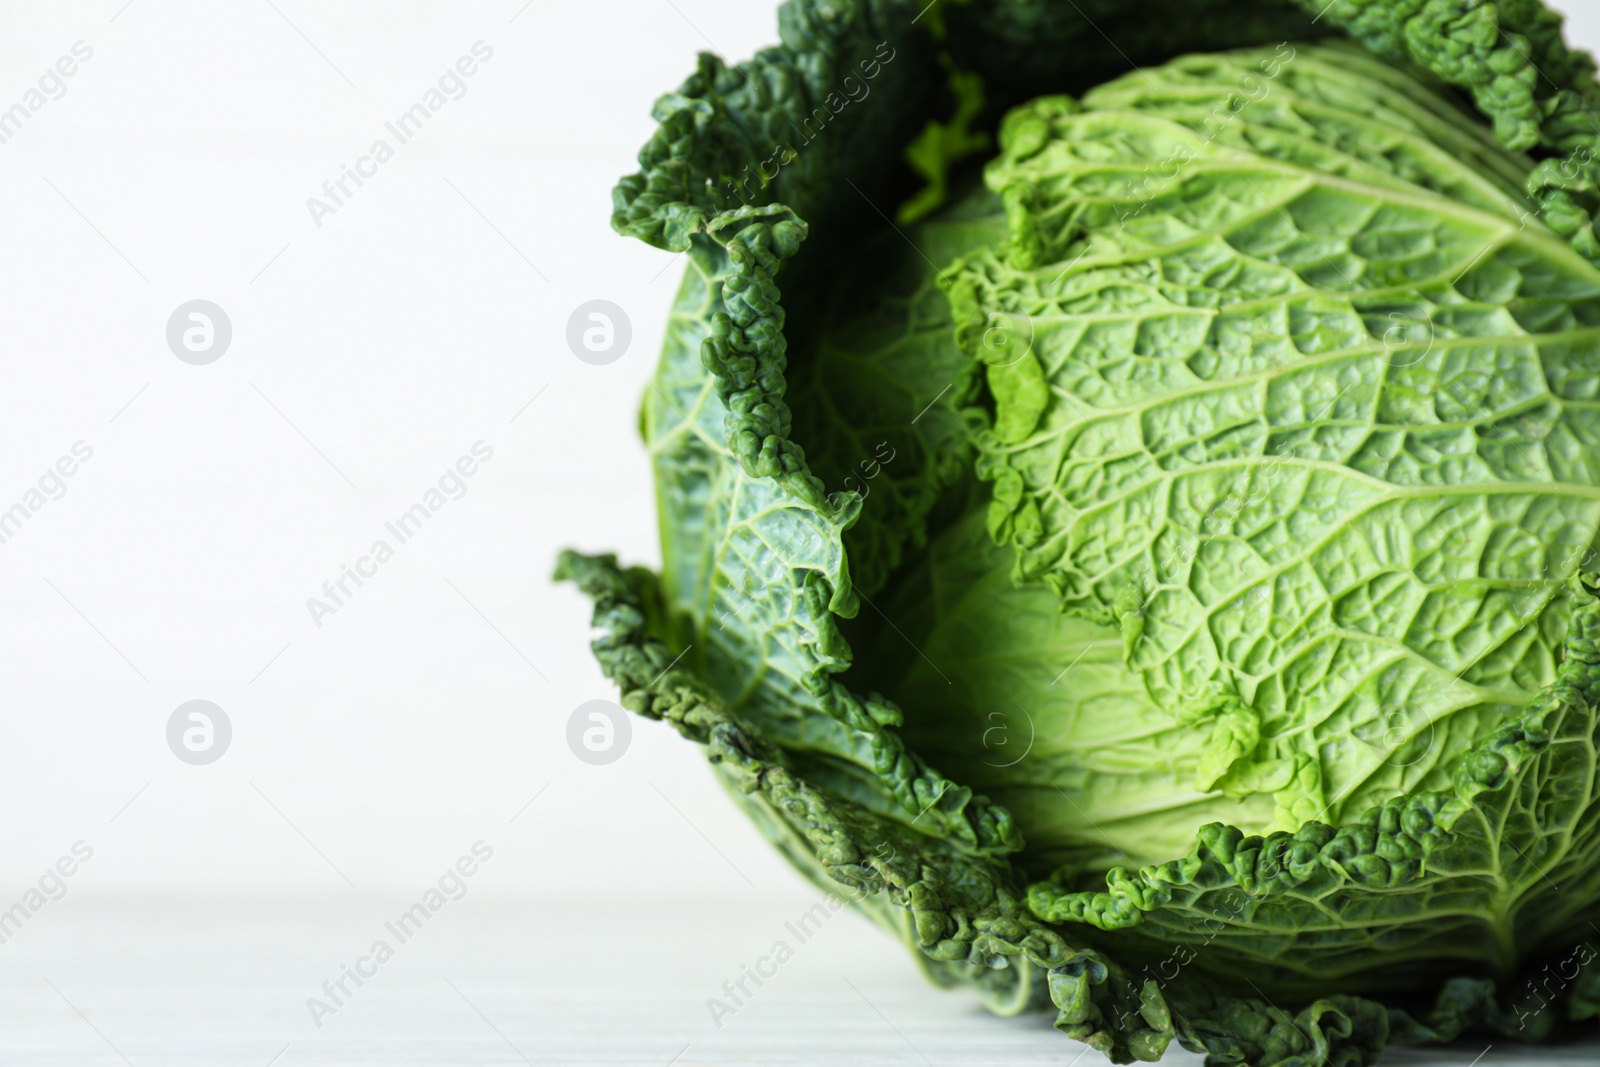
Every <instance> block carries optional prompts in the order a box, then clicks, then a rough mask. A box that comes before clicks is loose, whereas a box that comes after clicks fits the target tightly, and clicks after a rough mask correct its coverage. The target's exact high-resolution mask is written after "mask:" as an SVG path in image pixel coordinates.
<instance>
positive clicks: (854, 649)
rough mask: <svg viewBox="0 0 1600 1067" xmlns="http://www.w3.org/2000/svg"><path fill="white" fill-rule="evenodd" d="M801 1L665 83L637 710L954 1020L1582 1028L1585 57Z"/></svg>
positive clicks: (1592, 635) (1392, 4)
mask: <svg viewBox="0 0 1600 1067" xmlns="http://www.w3.org/2000/svg"><path fill="white" fill-rule="evenodd" d="M924 3H925V0H917V2H913V3H900V2H897V0H791V2H790V3H788V4H786V5H784V7H783V8H782V10H781V12H780V19H779V22H780V35H781V37H782V41H783V43H782V44H781V45H780V46H778V47H775V48H772V49H769V50H767V51H765V52H763V53H761V54H760V55H758V56H757V57H756V58H755V59H753V60H750V61H748V62H746V63H742V64H739V65H738V66H736V67H729V66H725V65H723V63H722V62H721V61H720V60H718V59H717V58H715V57H713V56H709V55H703V56H701V58H700V65H699V68H698V70H697V71H696V73H695V74H694V75H692V76H691V77H690V78H689V80H688V81H687V82H685V83H684V85H683V86H682V87H681V88H680V89H679V90H678V91H677V92H674V93H669V94H668V95H666V96H663V97H662V98H661V99H660V100H659V101H658V103H657V104H656V117H657V119H658V120H659V122H660V128H659V131H658V132H657V134H656V135H655V136H654V137H653V138H652V139H651V141H650V142H649V143H648V144H647V145H646V146H645V147H644V149H643V150H642V151H641V153H640V163H641V166H642V169H641V172H640V173H639V174H637V175H634V176H632V177H628V178H624V179H623V180H622V182H621V183H620V184H619V185H618V187H617V189H616V192H615V207H616V212H615V215H614V217H613V223H614V225H615V227H616V228H617V229H618V230H619V231H620V232H622V233H624V234H628V235H631V236H634V237H638V238H641V239H643V240H645V241H648V242H650V243H651V244H653V245H656V246H657V247H660V248H664V249H669V250H673V251H678V252H683V253H687V268H686V271H685V275H684V280H683V284H682V288H681V290H680V292H679V294H678V297H677V301H676V304H675V306H674V309H673V312H672V316H671V320H670V325H669V327H668V332H667V337H666V342H665V347H664V350H663V353H662V356H661V362H660V366H659V369H658V371H657V373H656V375H655V378H654V380H653V382H652V384H651V386H650V388H649V390H648V391H647V393H646V396H645V398H644V408H643V412H642V416H641V430H642V433H643V437H644V440H645V444H646V446H647V448H648V450H649V455H650V457H651V460H652V463H653V465H654V471H655V478H656V486H657V506H658V509H659V514H660V529H661V540H662V554H663V567H662V570H661V572H660V574H659V575H657V574H654V573H651V572H649V571H646V570H643V569H639V568H632V569H622V568H620V567H618V566H617V564H616V562H615V560H614V559H612V558H611V557H608V556H581V555H577V554H574V553H567V554H565V555H564V556H563V558H562V561H561V564H560V568H559V574H560V575H561V576H563V577H567V578H571V579H574V580H576V581H577V582H578V583H579V584H580V585H581V586H582V587H583V589H584V590H585V591H586V592H587V593H589V594H590V595H591V596H592V597H593V598H594V600H595V602H596V614H595V621H596V624H597V626H598V627H599V628H600V630H601V635H600V637H599V638H598V639H597V640H596V641H595V644H594V647H595V650H596V653H597V655H598V657H599V660H600V663H601V665H602V667H603V668H604V670H605V671H606V673H607V674H608V676H609V677H611V678H612V679H613V680H614V681H615V682H616V683H617V684H618V686H619V687H620V689H621V692H622V699H623V702H624V704H626V706H627V707H629V708H630V709H632V710H633V711H635V712H638V713H639V714H641V715H644V716H647V717H650V718H654V719H660V720H665V721H667V722H669V723H670V724H672V725H673V726H675V727H676V728H677V729H678V730H679V731H681V732H682V733H683V734H684V735H685V736H686V737H688V738H690V739H692V740H693V741H696V742H698V743H700V744H701V745H703V746H704V747H705V750H706V753H707V755H708V756H709V758H710V760H711V761H712V763H713V765H714V766H715V768H716V771H717V773H718V775H719V776H720V777H721V779H722V780H723V781H724V782H725V783H726V784H727V785H728V787H729V789H730V792H731V794H732V795H733V796H734V797H735V798H736V800H737V801H738V802H739V803H740V804H742V805H743V806H744V807H745V808H746V809H747V810H748V812H749V814H750V816H751V818H752V819H754V820H755V822H756V823H757V824H758V825H759V826H760V827H761V829H762V830H763V831H764V832H765V834H766V835H767V836H768V837H770V838H771V839H772V841H773V842H774V844H775V845H776V846H777V847H778V848H780V849H781V850H782V851H783V852H784V854H785V855H786V856H787V857H788V858H789V859H790V860H791V861H793V863H794V864H795V865H796V866H797V867H799V868H800V869H801V870H802V871H803V872H805V873H806V874H807V875H808V876H810V877H811V878H813V879H815V880H816V881H817V882H818V883H819V884H820V885H823V886H827V887H830V888H831V889H833V890H835V891H838V892H841V893H847V894H848V896H849V899H851V900H852V901H853V902H854V903H855V905H856V906H857V907H859V908H860V909H861V910H862V911H864V912H865V913H866V914H868V915H869V916H871V917H872V918H873V919H875V920H876V921H878V922H879V923H880V924H881V925H882V926H884V927H885V928H886V929H887V930H889V931H890V932H891V933H892V934H893V935H894V936H896V937H898V938H900V939H902V940H903V941H904V942H905V943H906V944H907V945H908V946H909V947H910V948H911V949H912V950H913V952H914V954H915V955H916V957H917V959H919V960H920V961H921V963H922V965H923V967H924V969H925V970H926V972H927V973H928V975H929V976H930V977H931V978H932V979H933V980H935V981H936V982H939V983H941V984H946V985H953V986H965V987H969V988H972V989H974V990H976V991H977V992H978V993H979V994H980V995H981V996H982V997H983V999H984V1000H985V1002H986V1003H987V1004H988V1005H989V1006H990V1007H992V1008H993V1009H994V1010H996V1011H1000V1012H1007V1013H1015V1012H1022V1011H1029V1010H1050V1011H1053V1012H1054V1013H1055V1017H1056V1026H1057V1027H1058V1028H1059V1029H1060V1030H1062V1031H1064V1032H1065V1033H1066V1034H1067V1035H1069V1036H1071V1037H1073V1038H1076V1039H1078V1040H1080V1041H1084V1042H1087V1043H1088V1044H1089V1045H1091V1046H1093V1047H1095V1048H1097V1049H1100V1050H1102V1051H1103V1052H1105V1053H1107V1054H1108V1055H1110V1056H1111V1057H1112V1058H1113V1059H1114V1060H1116V1061H1118V1062H1128V1061H1130V1060H1154V1059H1158V1058H1159V1057H1160V1056H1161V1054H1162V1053H1163V1051H1164V1050H1165V1049H1166V1048H1167V1047H1168V1046H1169V1045H1170V1044H1171V1043H1172V1042H1173V1041H1176V1042H1178V1043H1179V1044H1181V1045H1182V1046H1183V1047H1184V1048H1187V1049H1190V1050H1193V1051H1199V1052H1204V1053H1207V1054H1208V1056H1209V1062H1210V1063H1213V1064H1244V1065H1252V1067H1255V1065H1259V1067H1268V1065H1279V1067H1288V1065H1306V1067H1322V1065H1359V1064H1367V1063H1371V1062H1374V1061H1375V1059H1376V1058H1377V1056H1378V1055H1379V1054H1380V1053H1381V1051H1382V1050H1383V1049H1384V1048H1385V1047H1386V1045H1388V1044H1391V1043H1420V1042H1433V1041H1448V1040H1452V1039H1454V1038H1456V1037H1457V1036H1459V1035H1461V1034H1462V1033H1464V1032H1467V1031H1469V1030H1478V1031H1488V1032H1492V1033H1496V1034H1503V1035H1509V1036H1511V1037H1515V1038H1521V1039H1527V1040H1542V1039H1546V1038H1551V1037H1555V1036H1559V1035H1561V1034H1563V1033H1569V1032H1572V1031H1574V1030H1575V1029H1578V1028H1579V1027H1580V1026H1581V1025H1583V1024H1585V1022H1586V1021H1590V1022H1589V1025H1590V1026H1592V1020H1593V1019H1594V1018H1595V1017H1596V1016H1597V1015H1600V962H1597V961H1596V960H1595V957H1596V950H1595V949H1594V948H1593V947H1591V946H1593V945H1600V773H1597V772H1600V759H1597V749H1596V745H1597V736H1596V730H1597V727H1600V599H1597V596H1600V565H1597V564H1596V563H1595V562H1594V556H1595V549H1596V547H1597V541H1600V269H1597V266H1596V264H1597V263H1600V240H1597V238H1596V229H1595V225H1594V216H1595V212H1596V210H1597V209H1600V194H1597V188H1600V185H1597V183H1600V162H1597V159H1596V156H1597V155H1600V117H1597V115H1600V90H1597V89H1596V85H1595V81H1594V79H1593V77H1592V74H1593V69H1594V66H1593V63H1592V62H1591V60H1590V58H1589V57H1588V56H1587V55H1584V54H1581V53H1577V52H1573V51H1569V50H1568V49H1566V48H1565V47H1564V45H1563V44H1562V41H1561V36H1560V23H1559V19H1558V18H1557V17H1556V16H1554V15H1552V14H1551V13H1550V12H1548V11H1546V10H1544V9H1543V8H1542V7H1541V6H1540V5H1539V4H1538V3H1537V2H1535V0H1519V2H1503V3H1500V4H1490V3H1483V2H1480V0H1427V2H1422V0H1333V2H1332V3H1327V2H1326V0H1306V2H1303V3H1291V2H1287V0H1285V2H1269V0H1250V2H1244V0H1231V2H1230V0H1189V2H1186V3H1177V2H1176V0H1172V2H1166V0H1163V2H1145V3H1131V2H1127V0H1061V2H1056V0H973V2H969V3H956V2H947V3H935V4H930V5H927V6H924Z"/></svg>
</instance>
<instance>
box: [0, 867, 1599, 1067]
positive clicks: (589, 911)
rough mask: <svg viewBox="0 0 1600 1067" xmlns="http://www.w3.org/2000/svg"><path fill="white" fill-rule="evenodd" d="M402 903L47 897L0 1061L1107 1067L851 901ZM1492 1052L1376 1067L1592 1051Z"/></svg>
mask: <svg viewBox="0 0 1600 1067" xmlns="http://www.w3.org/2000/svg"><path fill="white" fill-rule="evenodd" d="M411 903H414V902H413V901H407V900H392V899H377V898H366V897H359V898H358V897H356V896H355V895H353V894H352V895H351V896H350V897H349V898H346V899H343V900H337V901H331V902H330V901H258V902H252V903H226V902H224V903H205V904H200V903H180V902H173V901H138V902H130V901H126V900H123V901H93V900H82V899H76V898H68V899H65V900H62V901H59V902H51V903H49V904H47V905H46V906H45V908H43V909H41V910H40V912H39V913H38V914H37V915H36V916H34V917H33V919H32V920H31V921H30V922H29V924H28V925H27V926H25V927H24V928H23V929H22V930H21V931H20V932H18V933H17V934H15V935H14V936H13V937H12V938H11V939H10V940H9V941H8V942H6V943H5V944H4V945H0V989H3V993H4V995H3V996H0V1063H17V1064H28V1065H30V1067H49V1065H55V1064H72V1065H74V1067H80V1065H81V1067H100V1065H106V1067H114V1065H120V1067H127V1065H130V1064H132V1065H139V1067H143V1065H144V1064H162V1065H170V1067H201V1065H206V1067H210V1065H218V1067H221V1065H227V1067H266V1065H268V1064H271V1065H273V1067H298V1065H310V1064H356V1063H361V1064H408V1065H409V1064H416V1065H423V1064H453V1065H454V1064H519V1063H526V1064H545V1063H563V1064H638V1065H642V1067H668V1065H671V1067H694V1065H711V1064H718V1065H720V1064H729V1065H732V1064H739V1065H767V1064H772V1065H778V1064H785V1065H787V1064H834V1065H850V1064H873V1065H891V1067H892V1065H896V1064H906V1065H922V1067H955V1065H969V1064H1006V1065H1009V1067H1029V1065H1034V1064H1038V1065H1044V1064H1050V1065H1055V1067H1062V1065H1072V1064H1080V1065H1081V1067H1094V1065H1095V1064H1098V1063H1101V1062H1104V1061H1103V1058H1102V1057H1100V1055H1099V1054H1098V1053H1095V1052H1093V1051H1089V1050H1086V1049H1085V1047H1084V1046H1082V1045H1079V1044H1077V1043H1075V1042H1072V1041H1070V1040H1068V1039H1067V1038H1065V1037H1063V1036H1061V1035H1060V1034H1058V1033H1056V1032H1055V1031H1054V1030H1052V1029H1051V1027H1050V1025H1049V1022H1048V1020H1047V1019H1045V1018H1042V1017H1038V1018H1017V1019H1001V1018H996V1017H993V1016H991V1015H988V1014H987V1013H986V1012H984V1011H983V1010H981V1009H980V1008H979V1007H978V1006H977V1005H976V1004H975V1002H974V1001H973V1000H972V998H971V997H970V996H968V995H965V994H962V993H959V992H946V991H940V990H937V989H934V988H932V987H931V986H929V985H928V984H927V983H926V982H925V981H924V980H923V979H922V978H921V976H920V975H919V973H918V972H917V971H916V969H915V967H914V966H913V965H912V964H911V963H910V961H909V960H908V959H907V958H906V957H905V954H904V952H903V950H901V949H900V948H899V947H898V946H897V945H895V944H894V943H892V942H891V941H890V939H889V938H887V937H885V936H884V935H882V934H881V933H879V932H878V931H877V930H876V929H875V928H873V927H871V926H870V924H868V923H867V922H866V921H865V920H863V919H861V918H860V917H859V916H856V915H854V914H852V913H850V912H841V913H839V914H837V915H834V916H832V917H831V918H830V919H829V920H828V921H827V923H826V924H824V925H823V926H822V928H821V929H820V930H817V931H816V932H815V933H814V934H813V935H812V936H811V937H809V938H808V939H807V940H806V941H805V942H804V943H799V942H798V941H797V940H796V939H795V938H794V937H793V935H792V934H790V933H789V932H788V931H787V930H786V927H785V923H786V922H790V921H792V920H794V919H797V918H798V917H799V915H800V914H801V913H802V912H803V911H805V909H806V908H807V907H809V905H810V904H811V903H812V901H811V900H809V899H807V898H804V897H795V898H785V899H780V900H773V901H761V902H754V903H752V902H743V903H741V902H737V901H732V902H727V901H716V902H696V901H681V900H672V901H654V902H653V901H652V900H651V899H650V898H649V896H648V895H647V894H646V893H644V892H643V891H640V892H639V893H638V894H637V895H635V896H619V897H617V898H615V899H613V900H595V899H590V900H584V901H563V900H543V901H531V900H507V899H493V898H489V897H474V896H472V895H471V893H470V892H469V893H468V895H467V896H465V897H463V898H462V899H460V900H456V901H449V902H447V903H446V904H445V905H444V906H443V907H442V908H441V909H440V910H439V911H438V912H437V913H434V914H431V915H430V917H429V919H428V921H427V923H426V924H425V925H423V926H422V928H421V929H420V930H416V931H414V932H413V933H412V934H411V935H410V937H409V938H408V939H407V940H406V941H404V942H403V943H401V942H400V941H399V940H398V939H397V938H396V937H395V936H394V934H393V933H392V932H391V931H389V930H388V929H387V927H386V926H385V923H388V922H391V921H393V920H394V919H395V918H396V917H398V916H399V915H400V914H401V913H402V912H403V911H405V910H406V908H407V907H408V906H409V905H410V904H411ZM379 939H382V940H385V941H387V942H388V943H389V944H390V945H391V946H393V947H394V949H395V951H394V955H393V958H392V959H388V960H387V961H385V962H383V963H382V964H381V965H379V964H377V963H375V962H374V963H368V964H363V969H365V970H367V971H369V972H371V971H373V970H376V974H375V975H373V976H372V977H370V978H367V979H365V980H364V984H363V985H362V986H361V987H359V988H357V987H356V986H355V985H354V984H352V983H350V982H349V981H347V982H346V989H347V990H349V991H351V994H352V995H350V996H349V997H343V996H342V995H341V997H340V999H341V1000H343V1003H342V1004H338V1005H335V1004H334V1002H333V1001H332V999H331V998H328V997H326V995H325V994H324V993H323V992H322V989H321V987H322V983H323V982H324V981H325V980H329V979H337V978H338V977H339V976H340V973H341V965H346V964H355V963H357V962H358V961H359V960H360V958H361V957H362V956H364V955H365V954H366V953H367V952H368V950H369V948H370V947H371V946H372V945H373V943H374V942H375V941H377V940H379ZM778 940H784V941H786V942H789V943H790V945H791V947H792V948H793V949H794V954H793V958H792V959H789V960H787V961H786V962H784V963H783V965H782V966H780V967H778V968H777V973H776V974H775V975H774V976H773V977H771V978H768V979H766V980H765V982H764V984H763V985H762V987H761V988H759V989H755V990H754V995H753V996H751V997H750V998H749V999H748V1000H746V1002H745V1003H744V1004H742V1005H740V1006H738V1007H737V1008H736V1009H735V1010H734V1011H733V1013H732V1014H731V1015H726V1016H724V1017H723V1018H721V1019H719V1020H714V1019H713V1018H712V1014H711V1012H710V1010H709V1008H708V1004H707V1001H708V998H712V997H723V993H722V989H721V987H722V983H723V982H724V981H729V980H735V979H737V978H738V977H739V976H740V973H741V967H742V965H745V964H750V963H753V962H755V961H756V960H757V959H758V958H760V957H761V956H763V955H765V954H766V953H768V952H769V951H770V949H771V947H772V946H773V944H774V942H776V941H778ZM767 969H769V970H770V969H771V968H770V967H769V968H767ZM747 988H752V989H753V988H754V987H753V986H750V985H749V984H748V983H747ZM313 997H317V998H321V999H323V1001H324V1003H326V1004H327V1005H328V1006H329V1007H330V1008H331V1009H332V1011H331V1013H329V1014H324V1015H323V1016H322V1018H321V1019H320V1020H317V1021H320V1023H321V1025H320V1026H318V1025H317V1021H314V1020H313V1017H312V1012H311V1010H310V1008H309V1007H308V1000H309V999H310V998H313ZM724 999H725V998H724ZM726 1002H727V1001H726V999H725V1003H726ZM719 1023H720V1025H719ZM1489 1044H1490V1042H1489V1041H1488V1040H1487V1039H1476V1040H1473V1041H1469V1042H1464V1043H1462V1044H1460V1045H1458V1046H1455V1047H1451V1048H1446V1049H1431V1050H1425V1051H1404V1052H1397V1053H1395V1054H1393V1055H1392V1056H1391V1057H1390V1058H1388V1059H1386V1060H1385V1063H1386V1064H1393V1065H1395V1067H1405V1065H1410V1067H1420V1065H1430V1067H1432V1065H1438V1067H1444V1065H1447V1064H1453V1065H1460V1067H1468V1065H1470V1064H1473V1063H1474V1061H1475V1060H1477V1061H1478V1062H1479V1063H1481V1064H1482V1067H1513V1065H1518V1064H1537V1065H1540V1067H1567V1065H1577V1064H1588V1065H1592V1064H1595V1063H1600V1042H1597V1041H1589V1042H1586V1043H1584V1044H1582V1045H1577V1046H1566V1047H1560V1048H1556V1049H1538V1050H1530V1049H1527V1048H1524V1047H1518V1046H1515V1045H1513V1044H1512V1043H1510V1042H1504V1041H1497V1042H1495V1043H1494V1045H1493V1047H1492V1048H1488V1046H1489ZM1486 1048H1487V1051H1486ZM1480 1055H1481V1056H1482V1059H1481V1060H1478V1057H1480ZM1165 1062H1166V1063H1168V1064H1172V1065H1175V1067H1199V1064H1200V1063H1201V1057H1198V1056H1194V1055H1190V1054H1188V1053H1185V1052H1183V1051H1181V1050H1178V1049H1174V1051H1172V1052H1170V1053H1169V1054H1168V1056H1167V1059H1166V1061H1165Z"/></svg>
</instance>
